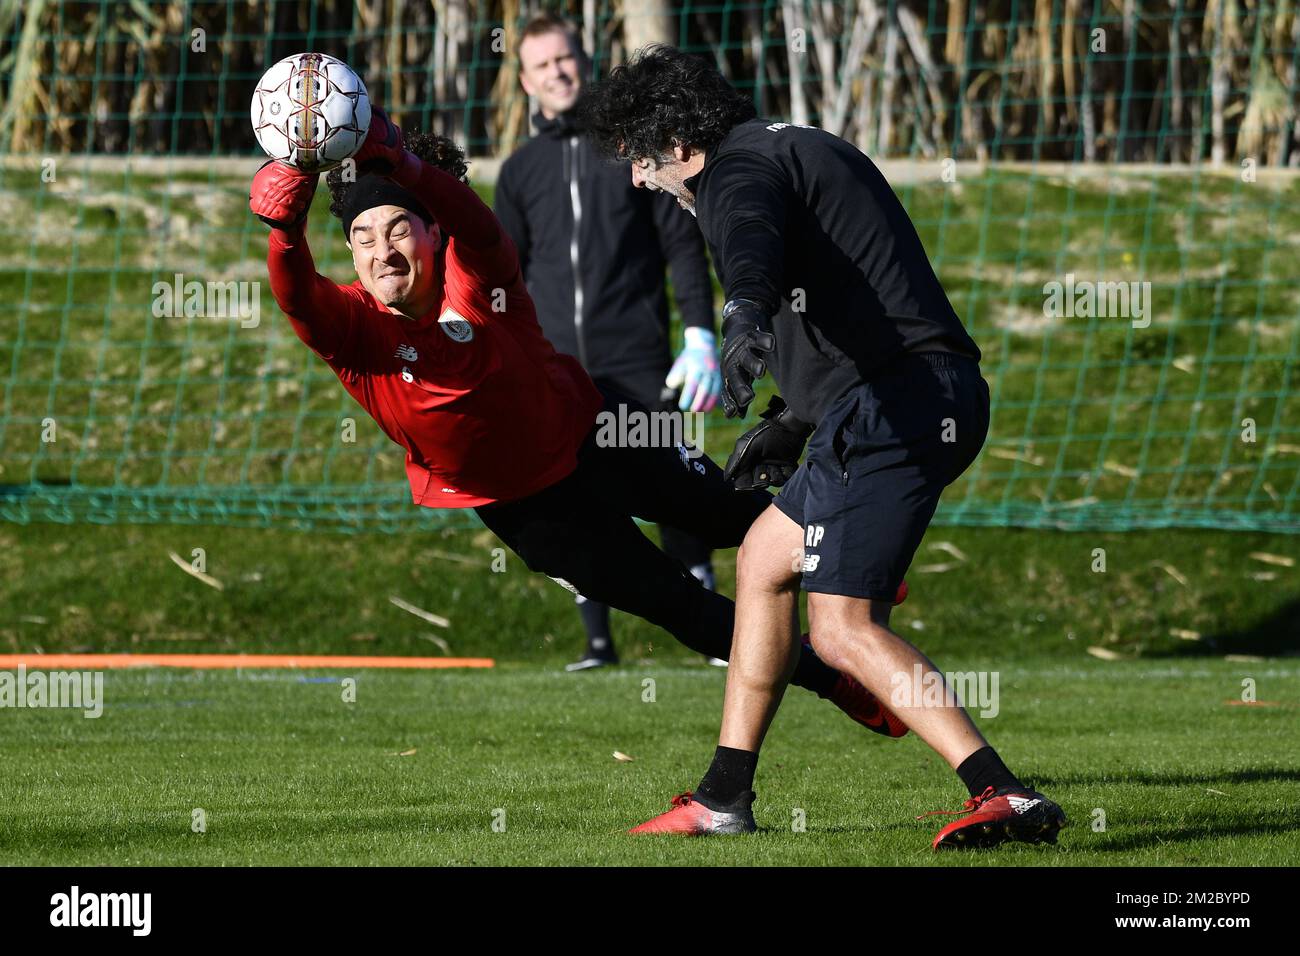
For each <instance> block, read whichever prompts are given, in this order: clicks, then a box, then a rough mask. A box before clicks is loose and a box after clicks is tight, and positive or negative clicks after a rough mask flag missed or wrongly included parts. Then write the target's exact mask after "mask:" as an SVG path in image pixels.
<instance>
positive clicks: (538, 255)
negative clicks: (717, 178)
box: [494, 13, 726, 671]
mask: <svg viewBox="0 0 1300 956" xmlns="http://www.w3.org/2000/svg"><path fill="white" fill-rule="evenodd" d="M518 54H519V81H520V83H521V84H522V86H523V88H524V91H525V92H527V93H528V94H529V95H530V96H531V97H532V98H533V99H534V100H536V102H537V106H538V112H537V113H536V114H535V115H534V116H533V117H532V123H533V126H534V127H535V128H536V131H537V135H536V136H534V137H533V138H532V139H530V140H529V141H528V142H527V143H525V144H524V145H523V146H521V147H520V148H519V149H517V150H516V151H515V152H514V153H513V154H512V155H511V156H510V158H509V159H507V160H506V161H505V163H504V164H503V165H502V166H501V172H500V174H499V175H498V177H497V184H496V194H495V200H494V210H495V212H496V214H497V218H498V219H500V220H501V226H502V228H504V229H505V231H506V234H507V235H509V236H510V238H511V239H512V240H514V243H515V249H517V250H518V252H519V265H520V268H522V269H523V272H524V282H525V283H527V285H528V293H529V295H531V296H532V299H533V304H534V305H535V306H536V307H537V320H538V321H539V322H540V323H541V325H542V332H543V333H545V335H546V338H547V339H549V340H550V343H551V344H552V345H553V346H555V349H556V351H558V352H562V353H564V354H565V355H572V356H573V357H574V358H576V359H577V360H578V361H579V362H581V363H582V367H583V368H585V369H586V370H587V373H588V374H589V375H590V376H591V377H592V378H593V379H594V380H595V381H596V383H597V384H598V385H600V386H607V387H609V388H610V389H611V390H612V391H614V392H618V393H620V394H624V395H630V396H631V397H632V398H635V399H636V400H637V401H638V402H640V403H641V404H642V405H644V406H646V408H649V409H651V410H653V411H655V412H661V413H667V412H669V411H671V408H670V406H671V403H672V398H673V397H674V396H676V395H677V393H678V392H679V391H680V396H679V397H678V400H677V406H678V408H679V409H680V410H681V411H689V412H707V411H709V410H710V409H712V408H713V407H714V406H715V405H716V404H717V402H718V398H719V396H720V394H721V392H722V376H721V374H720V373H719V371H718V349H717V343H716V341H715V339H714V334H713V322H714V311H713V285H712V283H711V282H710V281H709V263H708V260H707V259H706V258H705V255H704V239H703V237H702V236H701V235H700V230H699V228H698V227H697V226H696V225H695V223H694V221H693V220H692V219H691V218H690V217H689V216H683V215H682V214H681V211H680V210H679V209H678V208H677V204H676V203H674V202H673V201H672V197H671V196H661V195H651V194H649V193H646V192H645V191H643V190H639V189H635V188H634V187H633V186H632V184H631V183H630V182H628V179H627V176H626V175H625V174H624V173H623V172H622V171H620V170H619V169H617V168H616V167H613V166H610V165H609V164H608V163H602V162H601V161H600V158H599V157H598V156H597V155H596V154H595V151H594V150H593V149H592V148H591V145H590V144H589V143H588V142H587V141H586V139H585V138H584V137H583V136H582V135H581V132H580V130H578V128H577V126H576V124H575V123H574V120H573V105H574V103H575V102H576V101H577V99H578V96H579V95H580V93H581V91H582V85H583V77H584V75H585V74H586V73H587V72H588V70H589V61H588V59H587V56H586V53H585V52H584V51H583V49H582V43H581V40H580V39H579V38H578V33H577V31H576V30H575V29H574V27H573V25H572V24H571V23H569V22H567V21H565V20H563V19H561V18H560V17H557V16H555V15H554V14H551V13H542V14H539V15H537V16H536V17H534V18H533V19H531V20H529V21H528V23H527V24H526V25H525V26H524V29H523V31H522V32H521V34H520V38H519V46H518ZM665 265H667V266H668V267H669V268H671V270H672V276H673V290H674V293H675V294H676V298H677V304H678V306H679V307H680V309H681V312H682V324H683V326H684V327H685V341H686V347H685V348H684V349H683V350H682V351H681V353H680V354H679V355H678V356H677V359H676V361H674V360H673V355H672V352H671V351H669V335H668V297H667V295H666V293H665V290H664V267H665ZM683 424H685V423H683ZM659 539H660V542H661V543H662V546H663V550H664V553H666V554H667V555H668V556H669V557H670V558H673V559H674V560H677V561H680V562H681V563H682V564H683V565H685V566H686V567H687V568H688V569H689V570H690V572H691V574H693V575H694V576H695V577H696V578H698V579H699V581H700V582H701V583H702V584H703V585H704V586H705V587H707V588H709V589H710V590H712V589H713V587H714V574H713V563H712V557H711V552H710V550H709V546H708V545H707V544H706V543H705V542H703V541H701V540H700V538H699V537H697V536H696V535H693V534H689V533H688V532H686V531H681V530H678V529H677V528H674V527H673V526H671V525H666V524H662V525H660V526H659ZM577 603H578V611H579V613H580V614H581V616H582V622H583V626H584V628H585V629H586V632H587V648H586V651H585V652H584V654H583V656H582V657H581V658H580V659H579V660H577V661H575V662H574V663H572V664H569V665H568V667H567V668H566V670H569V671H582V670H588V669H590V668H593V667H601V666H604V665H607V664H617V663H618V653H617V652H616V651H615V649H614V640H613V635H612V633H611V631H610V626H609V616H610V615H609V605H608V604H603V603H601V602H600V601H594V600H589V599H588V598H586V597H585V596H583V595H581V594H579V595H578V596H577ZM710 660H712V661H713V662H715V663H718V664H725V663H726V661H723V660H720V659H718V658H716V657H715V658H711V659H710Z"/></svg>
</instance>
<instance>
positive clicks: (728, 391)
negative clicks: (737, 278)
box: [722, 299, 776, 418]
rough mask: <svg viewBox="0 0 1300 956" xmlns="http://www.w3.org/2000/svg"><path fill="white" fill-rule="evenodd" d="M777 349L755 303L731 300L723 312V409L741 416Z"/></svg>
mask: <svg viewBox="0 0 1300 956" xmlns="http://www.w3.org/2000/svg"><path fill="white" fill-rule="evenodd" d="M775 348H776V336H774V335H773V334H772V329H771V325H770V323H769V321H768V317H767V315H766V314H765V313H764V312H763V310H762V309H761V308H760V307H759V306H758V304H757V303H755V302H750V301H749V300H748V299H732V300H731V301H730V302H728V303H727V305H726V307H725V308H723V310H722V410H723V411H724V412H726V415H727V417H728V418H736V417H738V416H743V415H744V414H745V412H747V411H748V410H749V403H750V402H752V401H753V400H754V379H756V378H762V377H763V376H764V375H766V374H767V357H768V356H770V355H771V353H772V350H773V349H775Z"/></svg>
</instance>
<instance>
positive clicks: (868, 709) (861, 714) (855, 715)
mask: <svg viewBox="0 0 1300 956" xmlns="http://www.w3.org/2000/svg"><path fill="white" fill-rule="evenodd" d="M828 699H829V700H830V702H831V703H832V704H834V705H835V706H836V707H838V708H839V709H840V710H842V711H844V713H846V714H848V715H849V717H851V718H852V719H853V720H856V721H857V722H858V723H860V724H861V725H862V726H863V727H866V728H867V729H868V730H870V731H873V732H875V733H877V734H882V735H883V736H885V737H906V736H907V724H905V723H903V722H902V721H901V720H899V719H898V715H897V714H895V713H894V712H893V711H892V710H890V709H889V708H888V707H886V706H885V705H884V704H882V703H881V702H880V699H879V698H878V697H876V695H875V694H873V693H871V691H869V690H867V689H866V688H865V687H863V686H862V685H861V684H859V683H858V682H857V681H856V680H854V679H853V678H852V677H850V676H849V675H848V674H844V673H841V674H840V677H839V680H837V681H836V682H835V686H834V687H833V688H832V689H831V693H830V697H829V698H828Z"/></svg>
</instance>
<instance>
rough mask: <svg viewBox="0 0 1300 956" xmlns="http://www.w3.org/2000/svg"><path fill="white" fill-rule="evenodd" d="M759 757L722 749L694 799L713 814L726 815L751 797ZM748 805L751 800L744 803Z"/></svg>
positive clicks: (749, 752) (725, 748)
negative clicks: (714, 811)
mask: <svg viewBox="0 0 1300 956" xmlns="http://www.w3.org/2000/svg"><path fill="white" fill-rule="evenodd" d="M757 766H758V754H756V753H754V752H752V751H749V750H735V749H734V748H732V747H719V748H718V749H717V751H715V752H714V754H713V763H711V764H709V770H708V772H707V773H706V774H705V775H704V779H703V780H701V781H700V785H699V786H698V787H697V788H696V789H695V799H696V800H698V801H699V802H700V803H702V804H704V805H705V806H706V807H708V808H709V809H710V810H718V811H725V810H728V809H730V808H731V807H732V806H733V805H734V804H736V803H737V802H739V801H741V798H742V797H746V798H747V797H748V796H749V792H750V791H751V790H752V789H753V788H754V768H756V767H757ZM743 802H745V803H746V805H748V800H747V799H746V800H745V801H743Z"/></svg>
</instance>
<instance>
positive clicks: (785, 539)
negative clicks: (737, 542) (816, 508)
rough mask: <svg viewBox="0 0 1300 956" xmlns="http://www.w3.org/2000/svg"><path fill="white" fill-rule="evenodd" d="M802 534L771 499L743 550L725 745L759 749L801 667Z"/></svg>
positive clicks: (723, 736)
mask: <svg viewBox="0 0 1300 956" xmlns="http://www.w3.org/2000/svg"><path fill="white" fill-rule="evenodd" d="M802 541H803V529H802V528H800V527H799V525H797V524H795V523H794V522H793V521H791V520H790V519H789V518H788V517H786V516H785V515H784V514H783V513H782V512H781V511H780V510H779V509H777V508H776V507H769V508H768V509H767V510H766V511H764V512H763V513H762V514H761V515H760V516H759V517H758V520H757V521H755V522H754V524H753V525H752V526H751V527H750V529H749V533H748V534H746V535H745V541H744V543H743V544H742V545H741V546H740V552H739V554H738V555H737V556H736V629H735V632H734V634H733V636H732V642H731V666H730V668H729V670H728V671H727V693H726V699H725V700H724V702H723V707H722V733H721V735H720V736H719V738H718V743H719V744H720V745H721V746H723V747H731V748H734V749H736V750H747V751H751V752H753V753H757V752H758V750H759V748H760V747H761V746H762V745H763V737H764V736H765V735H766V734H767V728H768V727H769V726H770V725H771V723H772V718H773V717H775V716H776V710H777V708H778V707H779V706H780V705H781V698H782V696H783V695H784V694H785V687H786V684H787V683H789V681H790V675H791V674H793V673H794V668H795V664H796V663H797V662H798V659H799V639H798V634H799V571H798V570H796V568H797V567H798V561H799V557H800V555H801V554H802V550H801V543H802Z"/></svg>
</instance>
